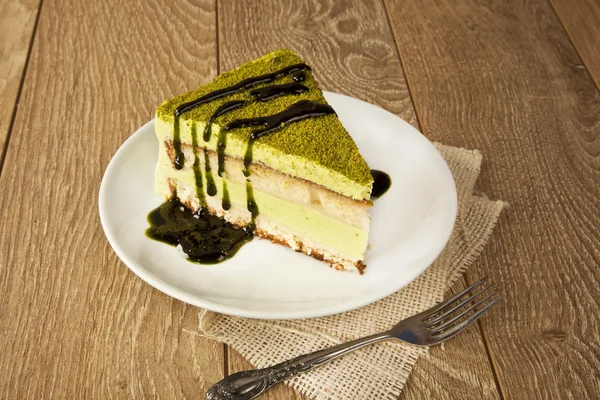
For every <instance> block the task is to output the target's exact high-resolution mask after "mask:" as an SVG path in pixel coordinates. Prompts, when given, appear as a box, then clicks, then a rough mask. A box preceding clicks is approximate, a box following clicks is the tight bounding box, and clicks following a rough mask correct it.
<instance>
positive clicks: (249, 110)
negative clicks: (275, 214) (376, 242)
mask: <svg viewBox="0 0 600 400" xmlns="http://www.w3.org/2000/svg"><path fill="white" fill-rule="evenodd" d="M296 66H297V67H296ZM290 67H293V68H295V69H293V71H295V72H294V73H293V74H292V73H291V72H290V73H281V74H276V78H274V79H273V80H270V81H268V82H265V83H258V84H252V85H251V88H250V89H251V90H250V89H248V90H240V91H237V92H236V91H230V92H227V93H228V94H227V95H223V96H220V95H219V96H216V97H215V96H214V97H211V99H210V101H206V102H203V103H202V104H201V106H198V107H195V108H186V107H184V108H183V109H182V110H183V111H182V112H181V115H179V114H178V116H177V117H175V111H176V110H177V108H178V107H181V106H185V105H186V104H189V103H190V102H194V101H197V100H198V99H201V98H202V96H206V95H209V96H210V95H211V93H212V94H214V93H216V92H218V91H219V90H225V88H230V87H232V86H235V85H236V84H239V83H240V82H241V81H243V80H246V79H252V78H255V77H257V76H259V75H263V74H273V73H277V72H278V71H286V68H288V69H289V68H290ZM298 74H300V75H298ZM260 82H262V81H260ZM298 82H301V83H298ZM290 84H295V85H299V86H301V87H302V88H304V89H303V90H299V91H297V92H294V93H288V94H286V95H283V96H280V97H276V98H273V97H269V98H268V99H264V100H258V99H257V97H256V95H253V94H252V93H253V91H256V90H259V89H262V88H265V87H267V86H269V87H273V86H281V85H290ZM302 101H309V102H312V103H313V104H324V105H325V104H326V103H327V102H326V100H325V98H324V97H323V94H322V93H321V91H320V90H319V88H318V83H317V81H316V80H315V79H314V78H313V77H312V73H311V71H310V69H309V68H308V67H307V66H306V65H304V64H302V59H301V58H300V57H299V56H298V55H297V54H296V53H294V52H293V51H289V50H281V51H276V52H273V53H269V54H267V55H266V56H264V57H261V58H259V59H257V60H255V61H252V62H249V63H247V64H244V65H243V66H241V67H239V68H237V69H235V70H233V71H230V72H226V73H224V74H222V75H221V76H219V77H218V78H217V79H216V80H215V81H213V82H212V83H211V84H209V85H205V86H203V87H201V88H199V89H197V90H194V91H192V92H189V93H186V94H184V95H181V96H178V97H175V98H173V99H171V100H168V101H166V102H165V103H163V104H162V105H161V106H160V107H159V108H158V110H157V113H156V116H157V119H156V133H157V136H158V138H159V141H160V142H164V141H166V140H174V141H175V142H176V143H178V145H179V143H183V144H189V145H191V144H192V143H193V142H194V137H193V136H195V140H196V142H197V143H199V144H200V143H202V146H204V147H206V148H208V149H210V150H216V149H217V143H218V142H219V141H220V140H222V143H224V144H225V146H222V148H223V149H224V152H225V154H226V155H229V156H231V157H233V158H238V159H242V158H244V155H245V154H246V150H247V148H248V143H249V141H250V135H251V132H252V131H253V129H255V128H251V127H237V128H231V129H228V130H227V133H226V135H221V132H222V131H223V127H225V126H227V124H229V123H230V122H232V121H235V120H247V119H249V118H257V117H266V116H271V115H274V114H278V113H281V112H282V111H284V110H286V109H288V108H289V107H290V106H292V105H295V104H298V103H300V102H302ZM232 102H238V103H239V104H238V105H239V107H235V108H232V109H230V110H229V111H228V112H226V113H224V114H222V115H217V111H218V110H220V108H221V107H222V106H224V105H225V104H231V103H232ZM330 110H331V109H330ZM332 111H333V110H331V112H332ZM207 121H212V122H213V123H212V124H211V125H210V126H211V129H210V130H208V131H205V128H206V125H207ZM192 127H194V128H195V135H193V134H192V133H193V132H192V131H193V129H192ZM219 136H221V138H219ZM205 139H207V140H205ZM253 160H254V161H255V162H258V163H262V164H264V165H266V166H267V167H269V168H271V169H274V170H277V171H281V172H282V173H284V174H287V175H290V176H293V177H297V178H301V179H304V180H307V181H311V182H315V183H316V184H318V185H321V186H324V187H326V188H329V189H330V190H332V191H334V192H337V193H340V194H342V195H344V196H348V197H351V198H354V199H359V200H368V199H369V198H370V192H371V187H372V182H373V179H372V177H371V175H370V170H369V167H368V166H367V164H366V162H365V161H364V159H363V158H362V156H361V155H360V153H359V151H358V148H357V146H356V144H355V143H354V141H353V140H352V138H351V137H350V135H349V134H348V133H347V132H346V130H345V129H344V127H343V126H342V124H341V122H340V121H339V119H338V118H337V116H336V115H335V114H331V113H329V114H327V115H321V116H319V117H317V118H306V119H296V120H294V122H293V123H284V124H283V125H281V126H278V128H277V129H275V130H274V131H272V132H270V133H269V134H268V135H266V136H264V137H260V138H259V139H257V140H256V141H255V142H254V146H253Z"/></svg>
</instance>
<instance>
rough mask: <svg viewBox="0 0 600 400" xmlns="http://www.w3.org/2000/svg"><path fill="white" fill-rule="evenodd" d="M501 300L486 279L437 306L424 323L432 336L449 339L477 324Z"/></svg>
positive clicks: (499, 295) (425, 318) (500, 296)
mask: <svg viewBox="0 0 600 400" xmlns="http://www.w3.org/2000/svg"><path fill="white" fill-rule="evenodd" d="M501 298H502V295H501V294H498V290H497V289H495V288H494V285H493V284H491V283H490V284H488V277H485V278H483V279H482V280H480V281H479V282H476V283H474V284H472V285H471V286H469V287H468V288H466V289H465V290H463V291H462V292H460V293H458V294H457V295H455V296H453V297H452V298H450V299H448V300H446V301H445V302H443V303H440V304H439V305H437V306H436V307H435V308H434V309H432V310H431V311H430V313H429V314H428V315H426V316H425V317H424V318H423V320H422V321H423V323H424V325H425V327H426V328H427V329H428V330H430V334H431V335H432V336H443V337H445V338H448V337H450V336H453V335H455V334H456V333H458V332H460V331H462V330H463V329H464V328H466V327H467V326H469V325H471V324H472V323H473V322H475V321H476V320H477V319H478V318H479V317H481V315H483V313H485V312H486V311H487V310H488V309H489V308H490V307H492V306H493V305H494V304H496V302H498V301H499V300H500V299H501Z"/></svg>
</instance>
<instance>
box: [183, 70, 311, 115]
mask: <svg viewBox="0 0 600 400" xmlns="http://www.w3.org/2000/svg"><path fill="white" fill-rule="evenodd" d="M301 70H309V71H310V70H311V69H310V67H309V66H308V65H306V64H304V63H301V64H294V65H289V66H287V67H285V68H282V69H280V70H278V71H275V72H271V73H269V74H264V75H259V76H253V77H251V78H247V79H244V80H243V81H241V82H238V83H236V84H235V85H232V86H228V87H226V88H223V89H219V90H215V91H213V92H210V93H207V94H205V95H204V96H202V97H199V98H197V99H196V100H192V101H188V102H187V103H183V104H181V105H180V106H179V107H177V108H176V109H175V116H176V117H179V116H180V115H181V114H183V113H184V112H186V111H189V110H191V109H193V108H196V107H198V106H199V105H201V104H204V103H208V102H210V101H213V100H217V99H220V98H222V97H225V96H229V95H230V94H233V93H237V92H241V91H244V90H248V89H250V88H252V87H253V86H256V85H258V84H261V83H270V82H273V81H274V80H276V79H278V78H281V77H282V76H284V75H287V74H291V73H294V72H297V71H301Z"/></svg>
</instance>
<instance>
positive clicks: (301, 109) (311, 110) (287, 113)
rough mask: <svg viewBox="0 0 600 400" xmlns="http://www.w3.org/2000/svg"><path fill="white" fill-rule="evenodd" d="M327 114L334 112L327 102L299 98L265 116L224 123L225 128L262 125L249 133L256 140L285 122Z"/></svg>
mask: <svg viewBox="0 0 600 400" xmlns="http://www.w3.org/2000/svg"><path fill="white" fill-rule="evenodd" d="M327 114H335V111H334V110H333V108H331V106H329V105H328V104H323V103H316V102H314V101H310V100H300V101H299V102H296V103H294V104H292V105H291V106H289V107H288V108H286V109H285V110H283V111H281V112H279V113H277V114H273V115H268V116H266V117H256V118H241V119H236V120H233V121H231V122H230V123H228V124H227V125H225V129H226V130H230V129H236V128H245V127H249V126H261V125H262V128H260V129H257V130H255V131H253V132H252V133H251V134H250V137H251V138H252V139H254V140H256V139H259V138H261V137H263V136H265V135H266V134H268V133H271V132H273V131H276V130H278V129H280V128H281V127H282V126H283V125H284V124H286V123H290V122H297V121H301V120H303V119H306V118H314V117H319V116H321V115H327Z"/></svg>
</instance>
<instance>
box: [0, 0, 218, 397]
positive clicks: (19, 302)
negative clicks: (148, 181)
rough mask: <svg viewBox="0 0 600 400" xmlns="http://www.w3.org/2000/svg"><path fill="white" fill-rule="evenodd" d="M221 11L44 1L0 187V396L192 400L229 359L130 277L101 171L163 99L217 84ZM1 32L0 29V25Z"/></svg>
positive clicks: (190, 4)
mask: <svg viewBox="0 0 600 400" xmlns="http://www.w3.org/2000/svg"><path fill="white" fill-rule="evenodd" d="M214 9H215V5H214V3H213V2H212V1H208V0H206V1H205V0H194V1H184V2H178V3H177V4H171V3H170V2H166V1H165V2H162V3H161V2H159V1H157V0H150V1H143V2H142V1H131V2H129V1H128V2H120V1H116V0H114V1H112V0H107V1H99V2H98V1H96V2H94V1H89V2H82V1H78V0H65V1H58V0H46V1H45V2H44V5H43V8H42V13H41V15H40V19H39V25H38V30H37V36H36V38H35V41H34V46H33V48H32V52H31V58H30V62H29V68H28V72H27V77H26V79H25V81H24V86H23V89H22V95H21V102H20V106H19V108H18V112H17V114H16V119H15V122H14V132H13V134H12V137H11V140H10V143H9V146H8V151H7V156H6V161H5V165H4V169H3V171H2V175H1V177H0V220H1V221H2V241H1V243H0V337H2V340H0V354H1V355H2V356H1V359H2V362H0V377H1V378H0V398H15V399H24V398H46V397H48V398H54V397H55V398H114V397H118V398H141V397H151V398H154V397H162V398H176V397H197V395H198V393H202V391H204V390H206V388H207V387H208V386H209V385H210V384H212V383H213V382H214V381H216V380H218V379H221V378H222V376H223V368H222V367H223V364H224V360H223V347H222V346H221V345H219V344H216V343H214V342H212V341H208V340H203V339H200V338H198V337H197V336H195V335H191V334H188V333H186V332H185V331H184V329H187V330H190V331H195V330H196V322H197V319H196V315H197V309H195V308H194V307H190V306H186V305H184V304H183V303H181V302H179V301H177V300H174V299H171V298H170V297H168V296H166V295H163V294H162V293H160V292H158V291H156V290H154V289H152V288H151V287H150V286H149V285H148V284H146V283H144V282H142V281H141V280H140V279H139V278H137V277H136V276H134V274H133V273H131V272H130V271H129V270H128V269H127V268H126V267H125V266H124V265H123V264H122V263H121V262H120V261H119V260H118V259H117V257H116V255H115V254H114V252H113V251H112V250H111V248H110V247H109V245H108V243H107V241H106V239H105V238H104V235H103V233H102V228H101V227H100V221H99V219H98V214H97V210H98V205H97V200H96V199H97V197H98V189H99V185H100V180H101V177H102V174H103V171H104V169H105V167H106V165H107V163H108V161H109V159H110V157H111V156H112V154H114V152H115V151H116V150H117V148H118V147H119V145H120V144H121V143H122V142H123V141H124V140H125V139H126V138H127V137H128V136H129V135H131V133H132V132H133V131H134V130H135V129H137V128H138V127H139V126H141V125H142V124H143V123H145V122H147V121H148V120H149V119H150V118H152V116H153V113H154V110H155V108H156V106H157V105H158V104H159V103H160V102H161V101H162V100H163V99H165V98H167V97H170V96H172V95H174V94H177V93H180V92H183V91H184V90H186V89H187V88H189V87H190V86H195V85H199V84H201V83H204V82H207V81H209V80H210V79H212V78H213V77H214V76H215V75H216V42H215V38H216V31H215V12H214ZM3 29H4V27H3Z"/></svg>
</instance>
